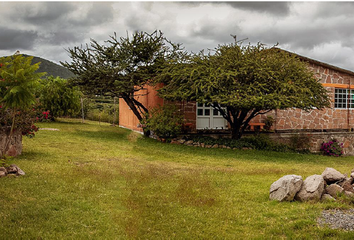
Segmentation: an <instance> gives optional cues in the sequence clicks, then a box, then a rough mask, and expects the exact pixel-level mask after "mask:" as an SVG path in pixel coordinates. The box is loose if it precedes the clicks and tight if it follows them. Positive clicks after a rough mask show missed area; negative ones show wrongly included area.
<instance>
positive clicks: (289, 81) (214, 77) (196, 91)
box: [158, 42, 329, 139]
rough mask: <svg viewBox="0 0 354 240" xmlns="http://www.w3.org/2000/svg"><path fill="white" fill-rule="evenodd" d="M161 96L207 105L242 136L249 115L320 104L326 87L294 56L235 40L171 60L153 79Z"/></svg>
mask: <svg viewBox="0 0 354 240" xmlns="http://www.w3.org/2000/svg"><path fill="white" fill-rule="evenodd" d="M158 80H159V81H162V82H164V83H165V86H164V87H163V88H162V89H160V96H162V97H163V98H165V99H169V100H193V101H197V102H200V103H208V104H211V105H212V107H214V108H215V109H217V110H218V111H219V112H220V113H221V115H222V116H223V117H224V118H225V119H226V120H227V122H228V123H229V124H230V126H231V130H232V137H233V138H235V139H239V138H241V136H242V134H243V132H244V130H245V129H246V127H247V126H248V123H249V122H250V120H251V119H253V118H254V117H256V116H257V115H259V114H265V113H267V112H269V111H271V110H274V109H287V108H299V109H303V110H312V109H314V108H315V109H322V108H324V107H328V106H329V97H328V94H327V91H326V90H325V89H324V88H323V86H322V85H321V83H319V81H318V80H316V79H315V78H314V76H313V73H312V72H311V71H310V70H309V69H308V68H307V66H306V64H305V63H304V62H301V61H300V60H299V59H298V58H297V57H296V55H294V54H290V53H289V52H285V51H282V50H280V49H278V48H275V47H273V48H269V49H267V48H265V47H264V45H263V44H261V43H258V44H257V45H255V46H253V45H250V44H249V45H247V46H242V45H241V44H239V43H237V42H235V43H232V44H227V45H219V46H218V47H217V48H216V49H215V51H213V52H209V53H207V54H205V53H204V52H200V53H199V54H193V55H191V56H189V57H188V58H186V59H185V61H184V62H183V63H177V62H174V63H173V62H172V63H171V64H170V65H169V67H167V68H165V70H164V72H163V73H162V74H161V76H160V77H159V78H158Z"/></svg>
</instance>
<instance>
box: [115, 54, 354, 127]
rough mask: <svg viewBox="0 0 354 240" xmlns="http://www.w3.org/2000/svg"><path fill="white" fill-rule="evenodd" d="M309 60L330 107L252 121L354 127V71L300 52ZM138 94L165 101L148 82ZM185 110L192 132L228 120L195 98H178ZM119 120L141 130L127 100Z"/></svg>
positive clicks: (149, 103)
mask: <svg viewBox="0 0 354 240" xmlns="http://www.w3.org/2000/svg"><path fill="white" fill-rule="evenodd" d="M297 56H298V57H299V58H300V59H301V60H302V61H304V62H306V63H307V64H308V67H309V69H310V70H311V71H313V72H314V75H315V77H316V78H318V79H319V80H320V82H321V83H322V84H323V86H324V87H325V88H326V89H327V90H328V92H329V94H330V97H331V99H332V101H331V107H330V108H326V109H324V110H321V111H319V110H312V111H309V112H306V111H303V110H299V109H287V110H276V111H271V112H269V113H267V114H266V115H261V116H257V117H256V118H255V119H253V120H252V121H251V124H255V125H257V123H261V124H262V123H263V122H264V120H265V118H266V117H267V116H272V117H273V119H274V120H275V122H274V124H273V129H274V130H279V131H286V130H300V129H307V130H315V131H330V130H331V131H333V130H339V129H340V130H343V129H344V130H351V129H353V128H354V72H352V71H349V70H345V69H342V68H339V67H335V66H332V65H329V64H326V63H323V62H320V61H316V60H313V59H310V58H307V57H304V56H300V55H297ZM139 95H140V96H138V97H137V99H138V100H139V101H141V102H142V103H143V104H144V106H146V107H148V108H150V107H155V106H157V105H162V104H163V102H164V101H163V99H161V98H159V97H158V96H157V92H156V90H155V89H154V88H153V87H151V86H147V87H146V89H145V90H143V91H142V92H141V94H139ZM176 105H177V106H178V107H179V109H180V111H181V112H182V113H183V115H184V118H185V122H186V123H187V125H188V127H189V128H190V130H191V131H192V132H196V131H197V130H199V129H227V122H226V120H225V119H224V118H223V117H222V116H220V114H219V113H218V112H217V111H216V110H213V108H211V107H209V106H205V105H204V104H200V103H196V102H187V101H183V102H176ZM119 124H120V126H121V127H125V128H129V129H132V130H136V131H140V132H141V131H142V128H141V127H139V121H138V120H137V118H136V117H135V116H134V114H133V112H132V111H131V110H129V107H128V106H127V105H126V103H125V102H124V101H123V100H122V99H120V100H119Z"/></svg>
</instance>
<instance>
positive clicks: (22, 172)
mask: <svg viewBox="0 0 354 240" xmlns="http://www.w3.org/2000/svg"><path fill="white" fill-rule="evenodd" d="M24 175H26V173H25V172H24V171H22V169H21V168H19V167H17V176H24Z"/></svg>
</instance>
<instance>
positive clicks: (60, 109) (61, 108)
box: [39, 76, 82, 118]
mask: <svg viewBox="0 0 354 240" xmlns="http://www.w3.org/2000/svg"><path fill="white" fill-rule="evenodd" d="M42 84H43V87H42V89H41V90H40V98H39V100H40V103H41V104H42V105H43V107H44V108H45V109H47V110H49V111H50V113H51V115H52V117H53V118H55V117H63V116H68V117H72V116H76V115H78V114H79V112H80V109H81V103H80V97H81V95H82V93H81V92H80V91H79V89H78V88H77V87H71V86H69V84H68V81H67V80H66V79H62V78H60V77H56V78H54V77H52V76H50V77H48V78H47V79H44V80H42Z"/></svg>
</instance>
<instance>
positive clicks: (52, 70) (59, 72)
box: [23, 54, 75, 78]
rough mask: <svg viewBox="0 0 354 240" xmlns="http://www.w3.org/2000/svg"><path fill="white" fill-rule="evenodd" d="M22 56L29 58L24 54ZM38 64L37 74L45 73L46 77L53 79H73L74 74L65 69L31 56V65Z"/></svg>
mask: <svg viewBox="0 0 354 240" xmlns="http://www.w3.org/2000/svg"><path fill="white" fill-rule="evenodd" d="M23 56H29V55H26V54H23ZM38 62H40V63H41V64H40V65H39V69H38V72H46V73H47V75H46V76H51V75H52V76H54V77H61V78H71V77H75V74H74V73H72V72H71V71H69V70H68V69H66V68H65V67H63V66H60V65H58V64H56V63H53V62H51V61H49V60H46V59H44V58H40V57H35V56H33V59H32V64H34V63H38Z"/></svg>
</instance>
